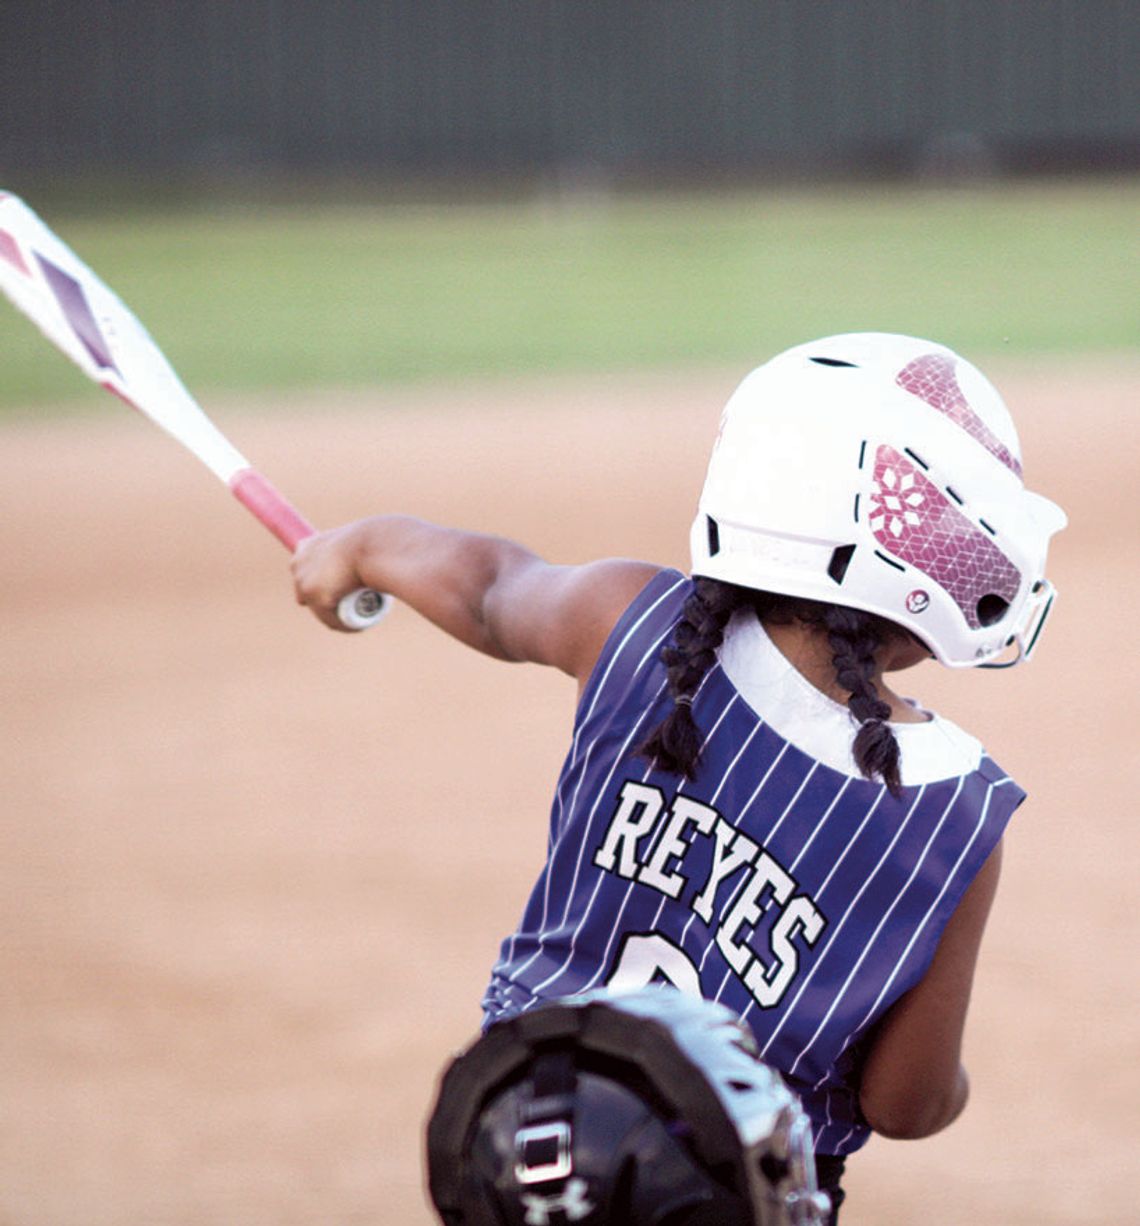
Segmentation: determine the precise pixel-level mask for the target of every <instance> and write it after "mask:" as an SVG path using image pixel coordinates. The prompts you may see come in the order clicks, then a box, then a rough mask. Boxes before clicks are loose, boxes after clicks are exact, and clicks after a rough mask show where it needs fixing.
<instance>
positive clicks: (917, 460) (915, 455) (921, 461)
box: [903, 447, 930, 469]
mask: <svg viewBox="0 0 1140 1226" xmlns="http://www.w3.org/2000/svg"><path fill="white" fill-rule="evenodd" d="M903 451H905V452H906V454H907V455H908V456H910V458H911V459H912V460H913V461H914V462H915V463H916V464H917V465H918V466H919V468H925V469H929V468H930V465H929V464H927V462H926V461H925V460H924V459H923V458H922V456H920V455H919V454H918V453H917V452H915V451H911V449H910V448H909V447H904V448H903Z"/></svg>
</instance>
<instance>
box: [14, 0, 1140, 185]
mask: <svg viewBox="0 0 1140 1226" xmlns="http://www.w3.org/2000/svg"><path fill="white" fill-rule="evenodd" d="M1138 64H1140V0H0V180H2V179H3V178H8V179H12V178H14V177H17V176H26V175H28V174H31V173H37V172H44V171H47V172H53V173H72V172H79V171H91V170H95V171H110V172H115V173H120V172H121V173H125V174H127V175H140V176H154V175H156V174H168V173H171V172H178V173H184V172H194V171H209V172H213V173H227V172H232V173H246V172H252V173H261V172H265V171H274V170H277V171H286V172H289V173H294V172H308V171H312V172H324V171H336V172H339V173H346V172H347V173H360V174H361V175H362V176H377V175H380V176H383V175H406V174H411V175H420V176H439V175H447V174H451V173H455V172H479V173H490V174H520V173H521V174H533V173H540V174H549V173H553V174H561V173H567V174H571V175H573V174H595V173H600V174H604V175H612V176H621V175H631V176H654V175H686V174H688V175H693V174H697V175H700V174H702V173H712V172H713V171H718V172H719V171H725V172H728V173H741V172H742V173H755V172H757V171H760V172H764V171H768V170H777V171H779V170H785V171H786V170H791V171H794V172H803V171H806V172H821V171H822V172H826V173H850V172H853V171H855V172H858V171H861V170H866V171H871V172H873V171H876V170H891V169H902V170H910V169H914V168H922V167H926V166H932V167H934V168H939V167H940V166H945V167H948V168H950V169H953V168H954V167H955V166H964V167H967V168H970V167H977V166H983V167H992V168H996V169H1002V170H1017V169H1027V168H1028V169H1042V168H1047V167H1049V166H1071V165H1074V164H1080V165H1088V166H1096V165H1108V166H1127V167H1129V168H1134V167H1135V166H1136V165H1137V164H1140V157H1138V150H1140V84H1138V82H1140V74H1138V72H1137V65H1138Z"/></svg>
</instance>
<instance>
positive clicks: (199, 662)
mask: <svg viewBox="0 0 1140 1226" xmlns="http://www.w3.org/2000/svg"><path fill="white" fill-rule="evenodd" d="M739 373H741V372H738V371H731V372H723V371H703V372H696V373H689V374H669V375H664V374H663V375H626V376H621V377H618V376H613V377H606V376H596V377H592V378H589V379H584V380H570V379H559V380H539V379H532V380H528V381H518V382H511V383H497V382H496V383H484V384H481V385H478V386H470V385H468V386H464V387H450V386H433V387H429V388H417V389H414V390H405V391H399V392H397V391H378V392H375V393H371V394H358V395H353V396H336V397H334V396H327V397H310V398H300V397H297V398H294V399H292V400H290V401H289V402H288V403H286V404H285V405H284V406H283V407H282V406H278V407H277V408H276V411H275V412H274V413H273V414H269V413H268V412H265V411H264V410H265V408H266V407H267V406H266V405H262V404H257V403H253V404H251V403H249V402H245V403H242V404H238V403H222V404H218V405H214V406H213V411H214V414H215V416H216V417H217V418H218V420H219V421H221V423H222V424H223V425H224V427H225V428H226V429H227V430H228V431H229V433H230V434H231V435H232V437H233V438H234V440H235V442H236V443H237V444H238V446H239V447H241V448H242V450H244V451H246V452H247V453H248V454H249V455H250V456H252V457H254V458H255V459H256V461H257V463H258V465H259V467H261V468H262V469H263V470H264V471H265V472H266V473H268V474H269V475H270V476H271V477H272V478H273V479H274V480H275V481H276V482H277V483H278V484H279V485H280V486H282V488H284V489H285V490H287V491H289V493H290V494H291V496H293V497H294V498H295V499H296V501H297V502H298V503H299V504H300V505H301V506H302V507H303V508H304V509H305V510H306V511H307V512H308V513H309V514H310V515H311V516H312V517H313V518H314V519H316V520H318V521H319V522H322V523H334V522H338V521H339V520H341V519H344V518H350V517H355V516H357V515H360V514H364V513H367V512H369V511H372V510H380V509H401V510H407V511H411V512H414V513H418V514H421V515H424V516H426V517H428V518H434V519H442V520H445V521H454V522H457V523H460V524H463V525H465V526H468V527H475V528H482V529H487V530H493V531H500V532H504V533H508V534H511V535H514V536H518V537H520V538H521V539H523V540H525V541H527V542H528V543H530V544H532V545H534V546H535V547H536V548H538V549H539V550H540V551H544V552H547V553H548V554H549V555H551V556H555V557H558V558H560V559H562V560H568V561H570V560H577V559H582V558H586V557H588V556H592V555H595V554H606V553H624V554H630V555H637V556H646V557H651V558H653V559H655V560H658V561H661V562H666V563H673V564H679V565H684V564H685V560H686V558H685V550H686V535H687V528H688V521H689V517H690V514H691V508H692V506H693V505H694V501H695V498H696V494H697V491H698V489H699V486H700V481H701V478H702V476H703V465H704V458H705V454H706V451H707V448H708V445H709V443H710V440H711V436H712V432H713V430H714V429H715V423H716V419H717V415H718V413H719V409H720V406H721V404H722V402H723V400H724V398H725V396H726V395H727V393H728V392H729V391H730V390H731V388H732V386H733V384H734V382H735V379H736V377H737V375H738V374H739ZM994 374H995V376H996V377H997V381H998V382H999V384H1000V385H1001V386H1002V387H1003V390H1004V391H1005V392H1006V396H1007V399H1008V400H1009V401H1010V403H1011V406H1012V407H1013V408H1014V410H1015V412H1016V413H1017V415H1018V417H1019V420H1020V422H1021V425H1022V436H1023V441H1024V447H1025V453H1026V455H1025V458H1026V470H1027V473H1028V475H1029V478H1030V481H1031V483H1032V484H1034V485H1035V486H1037V487H1038V488H1041V489H1043V490H1046V491H1047V492H1049V493H1050V494H1051V495H1053V496H1054V497H1056V498H1057V499H1058V500H1059V501H1060V502H1062V503H1063V504H1064V505H1065V506H1066V508H1067V509H1068V510H1069V512H1070V516H1071V519H1072V521H1073V522H1072V526H1071V528H1070V530H1069V531H1068V532H1066V533H1065V534H1064V535H1063V536H1062V537H1061V538H1059V541H1058V545H1057V548H1056V551H1055V559H1056V561H1055V565H1054V566H1053V568H1052V569H1053V571H1054V576H1055V579H1056V582H1057V585H1058V587H1059V588H1060V589H1061V600H1060V602H1059V605H1058V610H1057V614H1056V617H1055V619H1054V623H1053V625H1052V626H1051V627H1050V630H1049V633H1048V635H1047V636H1046V640H1045V643H1044V646H1043V649H1042V652H1041V656H1040V659H1039V661H1037V662H1036V663H1035V664H1034V666H1033V667H1031V668H1028V669H1021V670H1017V671H1015V672H1013V673H1009V674H996V673H989V674H972V673H971V674H958V673H949V672H946V671H942V670H938V669H937V668H936V667H935V666H925V668H924V670H923V671H922V672H920V673H919V674H918V675H916V676H915V678H914V682H913V686H912V688H913V689H914V691H915V692H917V693H919V694H921V696H922V697H923V698H924V699H925V700H926V701H927V702H928V703H930V704H931V705H934V706H936V707H939V708H940V709H941V710H942V711H944V712H945V713H946V714H948V715H949V716H950V717H951V718H954V719H957V720H958V721H959V722H960V723H963V724H965V725H966V726H967V727H969V728H971V729H972V730H973V731H975V732H976V733H977V734H978V735H980V736H982V738H983V739H984V740H985V741H986V742H987V744H988V745H989V747H990V749H991V750H992V751H993V753H994V754H995V756H996V757H997V758H998V759H999V760H1000V761H1001V762H1002V763H1003V765H1005V766H1006V767H1007V768H1008V769H1010V770H1011V771H1012V772H1013V773H1014V774H1015V775H1017V776H1018V777H1019V778H1020V779H1021V780H1022V781H1023V782H1024V783H1025V784H1026V786H1027V787H1028V789H1029V791H1030V793H1031V799H1030V802H1029V803H1028V804H1026V806H1025V807H1024V808H1023V809H1022V810H1021V812H1020V814H1019V815H1018V817H1017V818H1016V820H1015V824H1014V827H1013V829H1012V831H1011V834H1010V835H1009V838H1008V848H1007V857H1006V871H1005V880H1004V882H1003V887H1002V891H1001V894H1000V895H999V898H998V902H997V906H996V911H995V914H994V917H993V920H992V923H991V930H990V933H989V935H988V938H987V945H986V948H985V951H984V954H983V963H982V966H981V970H980V974H979V982H978V985H977V990H976V995H975V1004H974V1009H973V1013H972V1017H971V1025H970V1029H969V1034H968V1045H967V1063H968V1065H969V1067H970V1069H971V1074H972V1079H973V1083H974V1095H973V1101H972V1104H971V1106H970V1109H969V1110H968V1112H967V1114H966V1115H965V1116H964V1117H963V1118H962V1120H960V1121H959V1122H958V1123H957V1124H956V1125H955V1126H954V1127H953V1128H951V1129H950V1130H949V1131H947V1132H946V1133H944V1134H942V1135H941V1136H939V1137H937V1138H934V1139H932V1140H929V1141H925V1142H919V1143H909V1144H900V1143H892V1142H887V1141H882V1140H876V1141H873V1142H872V1143H871V1145H870V1146H868V1148H867V1149H866V1150H865V1151H863V1153H862V1154H860V1155H859V1156H858V1157H857V1158H856V1159H855V1160H853V1161H852V1163H851V1168H850V1174H849V1179H848V1184H849V1190H850V1197H849V1201H848V1208H847V1209H846V1210H845V1211H844V1218H843V1220H844V1223H845V1226H896V1224H903V1223H907V1224H911V1223H914V1224H922V1226H925V1224H927V1223H937V1224H940V1226H957V1224H961V1226H967V1224H968V1226H980V1224H987V1226H988V1224H990V1223H993V1224H994V1226H997V1224H999V1223H1000V1224H1001V1226H1050V1224H1054V1223H1055V1224H1058V1226H1060V1224H1061V1223H1064V1224H1066V1226H1074V1224H1092V1223H1097V1224H1103V1226H1109V1224H1110V1223H1111V1224H1113V1226H1117V1224H1119V1223H1122V1222H1125V1221H1136V1220H1137V1219H1136V1212H1137V1211H1136V1207H1135V1186H1134V1185H1135V1179H1134V1170H1135V1168H1134V1163H1135V1155H1136V1146H1137V1141H1138V1139H1140V1137H1138V1127H1137V1123H1138V1108H1137V1103H1138V1102H1140V1050H1138V1048H1140V1044H1138V1042H1137V1039H1138V1035H1140V1024H1138V1023H1137V1021H1136V1019H1137V1017H1138V1016H1140V1000H1138V999H1137V982H1136V974H1135V949H1136V947H1137V943H1138V939H1140V931H1138V925H1137V921H1136V907H1137V892H1136V886H1135V867H1134V865H1135V856H1136V854H1137V852H1138V851H1140V833H1138V828H1137V822H1136V820H1135V819H1136V816H1137V805H1136V801H1135V798H1134V786H1133V782H1132V780H1133V778H1134V776H1135V775H1136V774H1137V772H1138V770H1140V760H1138V758H1140V755H1138V752H1137V747H1136V729H1137V702H1136V679H1137V678H1136V669H1135V666H1134V664H1133V663H1132V655H1131V652H1130V651H1129V650H1127V644H1128V643H1129V642H1130V640H1131V638H1132V637H1133V634H1134V626H1133V619H1132V614H1133V612H1134V610H1135V608H1136V598H1137V594H1138V587H1140V583H1138V577H1137V570H1136V567H1135V561H1134V559H1135V548H1136V539H1137V531H1136V530H1137V517H1136V512H1135V506H1136V497H1135V484H1134V483H1135V476H1136V474H1135V457H1136V454H1137V432H1136V429H1135V427H1134V425H1133V424H1132V423H1133V422H1134V421H1135V405H1136V403H1137V400H1138V395H1140V364H1137V363H1135V362H1130V361H1125V360H1114V361H1111V362H1093V361H1091V360H1090V361H1087V362H1083V363H1080V364H1072V363H1070V364H1068V365H1062V364H1060V363H1059V362H1054V363H1046V364H1037V365H1035V366H1034V367H1033V368H1030V367H1029V366H1027V365H1017V364H1013V363H1009V364H1007V365H1006V366H1005V367H1004V368H1003V367H1001V366H998V367H996V368H994ZM0 466H2V469H3V472H4V473H5V478H4V481H3V486H2V491H3V492H2V493H0V557H2V558H3V569H4V574H5V582H4V588H3V597H2V599H3V639H2V644H0V677H2V684H3V691H2V693H3V702H4V710H5V736H4V738H3V741H2V742H0V771H2V774H0V779H2V786H3V809H2V815H0V821H2V824H3V825H2V829H3V841H2V845H0V846H2V851H0V855H2V864H3V870H2V871H3V889H2V891H0V934H2V935H0V984H3V989H2V992H0V1226H174V1224H178V1226H182V1224H186V1226H189V1224H191V1223H193V1224H195V1226H197V1224H206V1223H209V1224H218V1226H294V1224H296V1226H300V1224H302V1223H304V1224H306V1226H309V1224H312V1226H316V1224H320V1226H326V1224H327V1226H340V1224H342V1223H344V1224H349V1223H353V1224H355V1223H384V1224H385V1226H426V1224H427V1223H429V1222H431V1221H432V1220H433V1219H432V1217H431V1215H430V1214H429V1212H428V1210H427V1208H426V1207H425V1201H424V1197H423V1192H422V1182H421V1158H420V1153H421V1134H422V1123H423V1120H424V1118H425V1115H426V1113H427V1110H428V1107H429V1104H430V1101H431V1097H432V1093H433V1087H434V1082H435V1077H436V1074H437V1072H438V1070H439V1068H440V1067H441V1065H442V1064H443V1063H444V1061H445V1060H446V1058H447V1057H448V1056H449V1054H450V1053H451V1052H452V1051H453V1050H454V1049H455V1048H456V1047H457V1046H458V1045H459V1044H461V1043H462V1042H464V1041H465V1040H466V1039H467V1038H468V1037H469V1036H471V1035H472V1034H473V1033H474V1031H475V1029H476V1027H477V1025H478V1020H479V1018H478V1001H479V997H480V994H481V991H482V988H483V985H484V981H485V978H486V974H487V970H488V968H489V966H490V964H491V962H492V960H493V958H494V955H495V952H496V950H497V945H498V941H499V939H500V937H501V936H502V935H503V934H504V933H505V932H507V931H508V930H509V928H510V926H511V925H512V923H513V921H514V919H515V917H516V914H517V912H518V910H519V909H520V907H521V905H522V902H523V899H524V897H525V894H526V891H527V889H528V888H529V884H530V881H531V878H532V876H533V874H534V872H535V871H536V869H537V867H538V865H539V863H540V861H541V857H542V854H543V848H544V839H545V824H546V809H547V803H548V791H549V788H550V784H551V781H552V779H553V777H554V775H555V773H556V771H557V768H558V765H559V762H560V758H561V754H562V751H563V748H564V742H565V734H566V730H567V728H568V724H569V719H570V716H571V710H572V704H573V691H572V686H571V684H570V683H569V682H568V681H565V680H563V679H561V678H560V677H558V676H555V675H552V674H547V673H545V672H543V671H542V670H538V669H526V668H517V667H507V666H504V665H502V664H497V663H494V662H492V661H490V660H485V659H483V658H481V657H478V656H476V655H474V654H473V653H469V652H467V651H465V650H464V649H462V648H459V647H456V646H454V645H452V644H451V643H449V642H447V641H445V640H444V639H443V638H442V636H440V635H439V634H438V633H437V632H434V631H432V630H431V629H430V628H428V627H426V626H424V625H422V624H421V623H419V622H418V621H417V620H416V619H415V618H414V617H413V616H412V615H411V614H410V613H409V612H408V611H407V610H406V609H398V610H397V611H396V612H394V613H393V615H392V616H391V618H390V619H389V620H388V621H387V622H386V623H385V624H384V625H383V626H382V627H381V628H378V629H377V630H375V631H372V632H370V633H369V634H367V635H362V636H358V637H352V636H339V635H335V634H331V633H329V632H327V631H325V630H324V629H323V628H321V627H320V626H318V625H317V623H316V622H315V621H313V620H312V619H311V618H310V617H309V616H308V615H307V614H305V613H304V612H302V611H300V610H298V609H296V608H295V607H294V606H293V605H292V604H291V592H290V588H289V584H288V576H287V570H286V566H285V562H286V559H285V556H284V553H283V551H281V550H280V549H279V548H278V547H277V546H276V544H275V543H274V542H273V541H272V540H271V538H269V537H268V536H267V535H266V534H264V533H263V532H262V531H261V530H260V529H258V527H257V526H256V525H255V524H253V523H252V521H250V520H248V519H247V518H246V517H245V516H244V514H243V512H242V511H241V509H240V508H239V507H237V506H236V504H234V503H233V502H232V501H230V500H228V499H227V498H226V497H225V495H224V493H223V492H221V490H220V487H217V486H216V484H215V483H214V480H213V478H212V477H210V476H209V474H208V473H206V472H205V470H204V469H201V468H200V467H199V466H198V465H197V463H196V461H194V460H193V459H191V458H190V457H188V456H186V455H185V454H183V453H182V452H181V451H180V450H179V449H178V448H177V447H175V446H174V445H173V444H171V443H169V442H168V441H167V440H166V439H165V438H163V437H162V436H161V435H160V434H159V433H158V432H157V431H156V430H155V429H154V428H153V427H151V426H149V425H147V424H146V423H143V422H140V421H138V420H137V419H135V418H133V417H132V416H131V415H130V414H128V413H126V412H124V411H121V410H119V409H117V407H116V406H115V405H114V404H113V403H111V402H110V401H104V400H102V399H98V400H93V401H92V402H91V404H90V407H89V409H85V410H84V412H83V413H82V414H81V415H80V417H79V419H76V417H75V416H72V417H71V418H69V419H67V420H53V421H49V422H44V423H39V422H37V421H35V420H34V419H32V418H30V417H28V418H24V419H21V420H20V421H18V422H16V423H12V424H9V425H8V426H6V427H4V428H3V429H0ZM1129 558H1131V559H1132V561H1131V562H1129V561H1128V559H1129ZM1122 645H1123V647H1122ZM1125 960H1128V961H1127V962H1125ZM1122 963H1123V964H1124V969H1125V971H1126V972H1127V973H1125V974H1121V973H1120V971H1121V967H1122ZM1129 967H1130V969H1129Z"/></svg>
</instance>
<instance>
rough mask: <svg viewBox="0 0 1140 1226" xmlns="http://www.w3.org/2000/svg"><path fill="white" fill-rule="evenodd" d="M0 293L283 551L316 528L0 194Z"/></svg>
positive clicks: (349, 613)
mask: <svg viewBox="0 0 1140 1226" xmlns="http://www.w3.org/2000/svg"><path fill="white" fill-rule="evenodd" d="M0 290H3V291H4V293H5V294H6V295H7V296H8V298H10V299H11V301H12V303H13V304H14V305H15V307H16V308H17V310H20V311H22V312H23V313H24V314H25V315H26V316H27V317H28V318H29V319H30V320H31V321H32V322H33V323H34V324H36V325H37V326H38V327H39V329H40V330H41V331H42V332H43V334H44V335H45V336H46V337H47V338H48V340H49V341H51V342H52V344H54V345H55V346H56V348H58V349H59V350H61V351H62V352H63V353H64V354H66V355H67V356H68V357H69V358H70V359H71V360H72V361H73V362H74V363H75V364H76V366H78V367H79V369H80V370H81V371H83V373H84V374H85V375H86V376H87V377H88V378H89V379H92V380H94V381H95V382H96V383H98V384H99V385H100V387H103V388H105V389H106V390H107V391H109V392H113V393H114V394H115V395H116V396H118V397H119V399H120V400H124V401H126V403H127V404H129V405H130V406H131V408H133V409H137V410H138V412H139V413H141V414H142V415H143V416H144V417H149V418H150V420H151V421H152V422H154V423H155V425H157V426H160V427H161V428H162V429H163V430H165V431H166V432H167V434H169V435H171V436H172V437H173V438H175V439H177V441H178V442H180V443H181V444H182V445H183V446H184V447H187V448H189V450H190V451H192V452H193V453H194V455H196V456H197V457H198V459H199V460H201V461H202V463H203V464H205V465H206V467H207V468H208V469H209V470H210V471H211V472H212V473H213V474H214V476H216V477H217V478H219V480H221V481H223V482H225V484H226V485H227V486H229V489H230V492H231V493H232V494H233V495H234V497H235V498H236V499H237V500H238V502H240V503H241V504H242V506H244V507H245V508H246V509H247V510H248V511H250V512H251V513H252V514H253V515H254V516H256V518H257V519H259V520H260V521H261V522H262V523H263V524H264V525H265V526H266V527H267V528H268V529H269V530H270V532H272V533H273V535H274V536H276V537H277V539H278V540H279V541H281V542H282V544H284V545H285V546H286V548H288V549H289V550H290V551H292V550H294V549H296V548H297V546H298V545H299V544H300V542H301V541H303V540H304V539H305V538H306V537H309V536H312V535H313V534H314V532H315V531H316V529H315V528H314V527H313V526H312V524H310V523H309V522H308V520H306V519H305V518H304V517H303V516H302V515H301V514H300V512H299V511H297V509H296V508H295V507H293V506H292V505H291V504H290V503H289V502H288V501H287V500H286V499H285V498H284V497H283V496H282V495H281V494H280V493H278V491H277V490H276V489H274V488H273V486H272V485H270V483H269V482H268V481H267V480H266V479H265V478H264V477H263V476H262V475H261V474H260V473H259V472H258V471H257V470H256V469H254V468H253V467H252V466H251V465H250V463H249V461H248V460H246V459H245V457H244V456H243V455H242V454H241V453H240V452H239V451H237V449H236V448H235V447H234V446H233V445H232V444H231V443H230V441H229V440H228V439H227V438H226V437H225V435H224V434H222V432H221V431H220V430H219V429H218V428H217V427H216V426H215V425H214V423H213V422H212V421H211V420H210V419H209V418H208V417H207V416H206V414H205V412H204V411H203V410H202V407H201V406H200V405H199V404H198V402H197V401H196V400H195V399H194V397H193V396H191V395H190V393H189V392H188V391H187V390H186V387H185V386H184V384H183V383H182V381H181V379H179V377H178V375H177V374H175V372H174V368H173V367H172V366H171V365H170V363H169V362H168V361H167V360H166V358H165V357H164V356H163V353H162V351H161V350H160V349H159V348H158V346H157V345H156V344H155V343H154V341H153V340H152V339H151V336H150V334H149V333H148V332H147V330H146V329H145V328H144V327H143V326H142V324H141V323H140V322H139V320H138V319H137V318H136V317H135V315H134V313H133V312H132V311H131V309H130V308H129V307H128V306H127V305H126V304H125V303H124V302H123V301H122V300H121V299H120V298H119V297H118V296H117V295H116V294H115V293H114V292H113V291H112V290H111V289H110V288H109V287H108V286H107V285H105V284H104V282H103V281H102V280H101V279H100V278H99V277H98V276H97V275H96V274H95V273H94V272H92V271H91V269H90V268H88V267H87V265H86V264H84V263H83V261H82V260H80V259H79V257H78V256H77V255H76V254H75V253H74V252H73V251H72V250H71V248H70V247H68V246H67V244H66V243H64V242H63V241H62V239H60V238H59V237H58V236H57V235H55V234H53V233H52V231H51V230H50V229H49V228H48V227H47V226H46V225H45V224H44V223H43V222H42V221H41V220H40V219H39V218H38V217H37V216H36V214H35V213H33V212H32V210H31V209H30V208H28V206H27V205H26V204H24V202H23V201H22V200H20V199H19V198H18V197H17V196H14V195H12V194H11V193H10V192H5V191H3V190H2V189H0ZM390 604H391V599H390V598H389V597H388V596H387V595H384V594H382V593H380V592H374V591H371V590H370V589H368V588H359V589H357V590H356V591H355V592H350V593H349V594H348V595H347V596H345V597H344V598H343V599H342V600H341V602H340V604H339V605H338V607H337V615H338V617H339V618H340V621H341V623H342V624H343V625H344V626H345V627H346V628H347V629H350V630H363V629H365V628H366V627H367V626H371V625H373V624H374V623H375V622H377V621H379V619H380V618H381V617H382V616H383V615H384V614H385V612H387V610H388V608H389V606H390Z"/></svg>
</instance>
